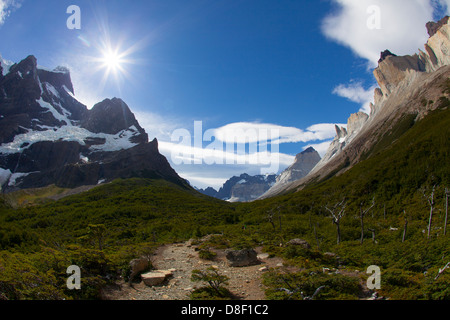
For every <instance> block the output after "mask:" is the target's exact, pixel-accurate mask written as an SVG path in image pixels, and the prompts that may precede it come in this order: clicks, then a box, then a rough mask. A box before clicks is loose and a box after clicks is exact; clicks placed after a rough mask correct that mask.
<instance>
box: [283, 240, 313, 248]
mask: <svg viewBox="0 0 450 320" xmlns="http://www.w3.org/2000/svg"><path fill="white" fill-rule="evenodd" d="M287 244H288V245H291V246H301V247H303V248H304V249H307V250H309V249H311V245H310V244H309V243H308V242H307V241H306V240H303V239H292V240H290V241H289V242H288V243H287Z"/></svg>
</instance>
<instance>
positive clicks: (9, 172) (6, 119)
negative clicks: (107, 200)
mask: <svg viewBox="0 0 450 320" xmlns="http://www.w3.org/2000/svg"><path fill="white" fill-rule="evenodd" d="M0 62H1V64H0V184H1V189H2V190H3V191H4V192H9V191H14V190H18V189H26V188H39V187H45V186H48V185H52V184H54V185H56V186H58V187H63V188H75V187H79V186H84V185H97V184H101V183H104V182H109V181H111V180H113V179H116V178H131V177H150V178H161V179H165V180H169V181H172V182H175V183H177V184H183V185H184V184H186V182H185V181H184V180H183V179H182V178H180V177H179V176H178V174H177V173H176V172H175V171H174V170H173V169H172V168H171V166H170V165H169V163H168V161H167V159H166V158H165V157H164V156H162V155H161V154H160V153H159V151H158V141H157V140H156V139H155V140H153V141H151V142H149V141H148V135H147V133H146V132H145V130H144V129H143V128H142V127H141V126H140V125H139V123H138V121H137V120H136V118H135V116H134V114H133V113H132V112H131V111H130V109H129V107H128V106H127V105H126V104H125V102H124V101H122V100H120V99H117V98H114V99H105V100H104V101H102V102H100V103H98V104H96V105H95V106H94V107H93V108H92V109H91V110H89V109H87V107H86V106H85V105H83V104H81V103H80V102H79V101H77V99H76V98H75V96H74V88H73V85H72V82H71V78H70V73H69V71H68V70H67V69H65V68H62V67H58V68H56V69H55V70H47V69H44V68H41V67H38V65H37V60H36V58H35V57H34V56H29V57H27V58H26V59H24V60H22V61H21V62H19V63H17V64H12V63H9V62H7V61H5V60H3V59H0Z"/></svg>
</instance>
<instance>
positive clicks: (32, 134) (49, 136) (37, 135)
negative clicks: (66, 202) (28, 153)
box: [0, 126, 139, 154]
mask: <svg viewBox="0 0 450 320" xmlns="http://www.w3.org/2000/svg"><path fill="white" fill-rule="evenodd" d="M47 129H48V130H45V131H33V130H28V132H27V133H24V134H20V135H16V136H15V137H14V141H13V142H10V143H5V144H2V145H1V146H0V153H3V154H15V153H21V152H23V150H25V149H27V148H28V147H30V146H31V145H33V144H34V143H37V142H42V141H74V142H78V143H79V144H80V145H82V146H85V145H86V143H85V140H86V139H88V138H91V139H92V138H99V139H104V140H105V144H103V145H96V146H92V147H91V150H93V151H120V150H123V149H129V148H132V147H135V146H136V145H137V143H132V142H130V139H131V138H132V137H133V136H135V135H137V134H139V132H138V131H137V129H136V127H135V126H131V127H130V128H129V129H128V130H123V131H121V132H119V133H118V134H116V135H110V134H105V133H97V134H95V133H92V132H90V131H88V130H86V129H84V128H80V127H76V126H63V127H61V128H56V127H55V128H47Z"/></svg>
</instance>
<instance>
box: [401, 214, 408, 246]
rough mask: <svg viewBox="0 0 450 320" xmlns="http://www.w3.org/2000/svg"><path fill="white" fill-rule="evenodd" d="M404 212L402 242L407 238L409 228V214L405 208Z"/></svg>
mask: <svg viewBox="0 0 450 320" xmlns="http://www.w3.org/2000/svg"><path fill="white" fill-rule="evenodd" d="M403 213H404V215H405V226H404V227H403V237H402V243H403V242H405V240H406V231H407V229H408V216H407V215H406V210H404V211H403Z"/></svg>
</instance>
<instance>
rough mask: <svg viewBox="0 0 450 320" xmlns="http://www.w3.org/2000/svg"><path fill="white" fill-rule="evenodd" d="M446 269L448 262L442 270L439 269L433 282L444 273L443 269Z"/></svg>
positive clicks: (448, 265) (448, 266) (449, 266)
mask: <svg viewBox="0 0 450 320" xmlns="http://www.w3.org/2000/svg"><path fill="white" fill-rule="evenodd" d="M447 268H450V262H448V263H447V264H446V265H445V267H444V268H442V269H440V268H439V272H438V274H437V276H436V278H434V280H437V279H439V277H440V276H441V274H443V273H444V271H445V269H447Z"/></svg>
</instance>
